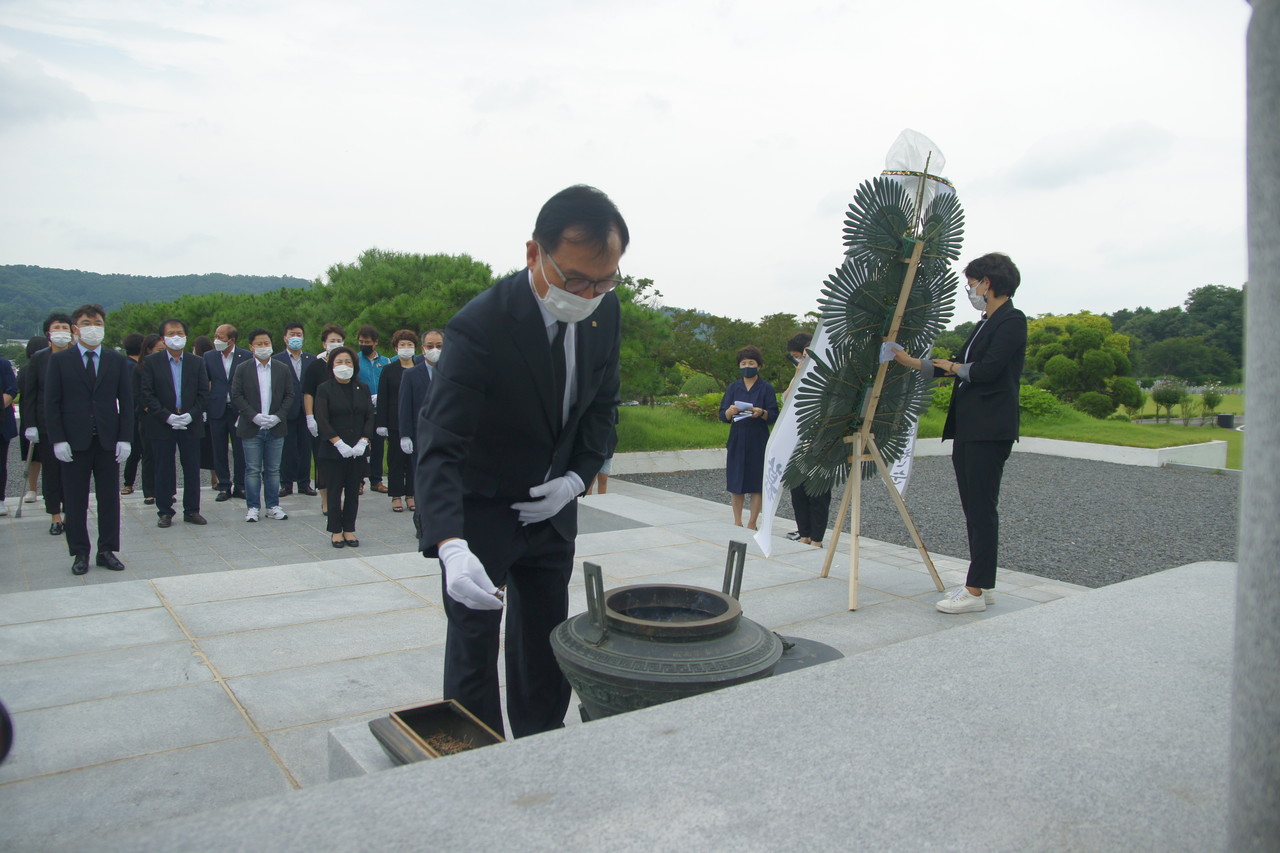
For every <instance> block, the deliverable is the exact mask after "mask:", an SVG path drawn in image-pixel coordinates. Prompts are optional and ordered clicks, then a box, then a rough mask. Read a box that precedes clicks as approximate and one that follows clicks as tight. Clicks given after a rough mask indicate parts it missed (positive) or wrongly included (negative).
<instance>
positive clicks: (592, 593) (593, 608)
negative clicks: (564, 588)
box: [582, 563, 608, 646]
mask: <svg viewBox="0 0 1280 853" xmlns="http://www.w3.org/2000/svg"><path fill="white" fill-rule="evenodd" d="M582 573H583V576H584V577H585V579H586V586H587V617H588V619H589V620H590V621H591V629H592V630H591V631H590V636H584V637H583V639H584V640H586V641H587V642H588V643H591V644H592V645H595V646H598V645H600V644H601V643H602V642H604V637H605V634H606V633H608V628H607V623H606V621H605V617H604V576H603V574H602V573H601V571H600V567H599V566H598V565H596V564H595V563H583V564H582Z"/></svg>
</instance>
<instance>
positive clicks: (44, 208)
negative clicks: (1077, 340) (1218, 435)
mask: <svg viewBox="0 0 1280 853" xmlns="http://www.w3.org/2000/svg"><path fill="white" fill-rule="evenodd" d="M1248 16H1249V6H1248V4H1247V3H1246V2H1244V0H1226V1H1225V2H1223V0H1199V2H1196V1H1195V0H1073V2H1071V3H1035V2H1026V0H1021V2H997V0H970V2H964V3H958V2H955V0H919V1H918V2H913V0H892V2H891V0H874V2H810V0H788V1H787V2H778V0H743V1H742V2H734V0H723V1H722V2H701V0H679V1H678V2H668V0H649V2H644V3H622V2H616V0H613V1H612V2H610V0H552V2H545V3H543V2H536V0H535V2H509V0H504V2H485V0H471V2H450V3H441V2H432V1H431V0H428V2H404V3H399V2H386V0H368V2H364V3H359V4H357V3H352V2H342V3H335V2H326V0H308V2H296V3H294V2H274V0H209V2H177V1H176V0H110V2H77V0H66V2H59V0H0V152H2V154H3V156H0V263H2V264H38V265H42V266H50V267H62V268H77V269H83V270H91V271H95V272H106V273H113V272H115V273H135V274H144V275H173V274H185V273H206V272H223V273H245V274H256V275H282V274H283V275H294V276H300V277H304V278H315V277H317V276H323V274H324V271H325V270H326V269H327V268H328V267H329V266H330V265H331V264H333V263H336V262H351V261H353V260H354V259H355V258H356V257H357V256H358V255H359V253H360V252H361V251H363V250H364V249H367V248H369V247H373V246H376V247H379V248H382V249H389V250H401V251H411V252H426V253H434V252H445V253H449V254H469V255H471V256H472V257H474V258H476V259H479V260H482V261H485V262H487V263H489V264H490V265H492V267H493V269H494V271H495V272H504V271H506V270H508V269H511V268H513V267H517V266H523V264H524V241H525V240H527V239H528V237H529V232H530V231H531V229H532V226H533V221H534V218H535V216H536V214H537V211H538V208H539V207H540V206H541V204H542V202H543V201H545V200H546V199H547V198H548V197H549V196H550V195H552V194H553V193H554V192H556V191H558V190H559V189H561V188H563V187H565V186H567V185H569V184H573V183H589V184H593V185H595V186H598V187H600V188H601V189H603V190H604V191H605V192H607V193H609V194H610V195H611V196H612V197H613V199H614V200H615V201H616V202H617V204H618V206H619V207H620V208H621V210H622V212H623V215H624V216H625V217H626V218H627V222H628V225H629V226H630V229H631V235H632V244H631V249H630V250H629V251H628V252H627V254H626V256H625V257H624V258H623V267H622V269H623V272H624V273H629V274H633V275H637V276H643V277H649V278H652V279H654V280H655V282H656V285H657V287H658V289H659V290H660V291H661V292H662V293H663V300H662V301H663V302H664V303H665V304H667V305H672V306H676V307H682V308H699V309H702V310H706V311H710V312H713V313H717V314H725V315H729V316H734V317H739V318H743V319H750V320H756V319H759V318H760V317H762V316H764V315H766V314H771V313H775V312H790V313H796V314H803V313H804V312H805V311H808V310H810V309H812V308H814V307H815V303H816V300H817V298H818V293H819V290H820V288H821V285H822V282H823V280H824V279H825V278H826V276H827V275H828V274H829V273H830V272H831V271H832V270H833V269H834V268H835V267H836V266H838V265H839V263H840V260H841V253H842V246H841V228H842V227H843V223H842V220H843V217H844V211H845V209H846V207H847V205H848V203H849V201H850V200H851V198H852V195H853V191H854V189H855V187H856V186H857V185H858V184H859V183H860V182H862V181H863V180H866V179H868V178H871V177H873V176H875V175H877V174H879V172H880V170H881V169H882V168H883V167H884V158H885V153H886V151H887V149H888V147H889V145H890V144H891V143H892V142H893V140H894V139H895V138H896V137H897V135H898V133H899V132H900V131H901V130H903V129H904V128H908V127H909V128H913V129H915V130H918V131H920V132H922V133H924V134H926V135H928V136H929V137H931V138H932V139H933V140H934V142H935V143H937V145H938V146H939V147H940V148H941V150H942V152H943V154H945V157H946V164H947V165H946V169H945V174H946V176H947V177H948V178H950V179H951V180H952V181H954V183H955V184H956V188H957V191H958V192H959V194H960V198H961V201H962V203H963V205H964V208H965V215H966V220H967V227H966V231H965V242H964V250H963V256H962V257H963V259H969V258H972V257H975V256H976V255H979V254H982V253H984V252H988V251H1005V252H1008V253H1009V254H1010V255H1012V257H1013V258H1014V260H1015V262H1017V263H1018V265H1019V267H1020V268H1021V270H1022V275H1023V286H1022V289H1021V290H1020V291H1019V293H1018V295H1017V297H1016V301H1017V303H1018V305H1019V307H1021V308H1022V309H1023V310H1025V311H1026V312H1027V313H1028V314H1032V315H1034V314H1042V313H1048V312H1052V313H1068V312H1073V311H1077V310H1080V309H1091V310H1093V311H1095V312H1110V311H1114V310H1116V309H1119V308H1124V307H1135V306H1138V305H1150V306H1152V307H1155V308H1164V307H1169V306H1171V305H1177V304H1180V303H1181V302H1182V300H1183V299H1184V298H1185V296H1186V294H1187V292H1188V291H1189V290H1191V289H1192V288H1194V287H1198V286H1200V285H1203V284H1210V283H1215V284H1225V285H1230V286H1233V287H1239V286H1240V285H1241V284H1243V282H1244V279H1245V269H1246V266H1245V236H1244V213H1245V200H1244V35H1245V29H1246V26H1247V23H1248ZM960 302H961V303H962V307H958V308H957V318H956V319H957V320H965V319H970V316H969V314H970V312H971V309H969V308H968V306H967V304H964V300H963V295H962V296H961V300H960Z"/></svg>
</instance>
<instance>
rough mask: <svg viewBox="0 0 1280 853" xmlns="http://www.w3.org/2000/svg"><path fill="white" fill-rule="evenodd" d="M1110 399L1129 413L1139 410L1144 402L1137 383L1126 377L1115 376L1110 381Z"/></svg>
mask: <svg viewBox="0 0 1280 853" xmlns="http://www.w3.org/2000/svg"><path fill="white" fill-rule="evenodd" d="M1111 399H1113V400H1115V401H1116V404H1117V405H1120V406H1124V407H1125V408H1126V409H1129V410H1130V411H1136V410H1137V409H1141V408H1142V404H1143V403H1144V402H1146V400H1145V399H1144V397H1143V394H1142V389H1141V388H1139V387H1138V383H1137V382H1134V381H1133V379H1131V378H1129V377H1128V376H1117V377H1116V378H1115V379H1113V380H1111Z"/></svg>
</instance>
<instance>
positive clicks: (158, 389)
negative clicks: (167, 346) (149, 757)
mask: <svg viewBox="0 0 1280 853" xmlns="http://www.w3.org/2000/svg"><path fill="white" fill-rule="evenodd" d="M137 370H138V372H139V374H140V380H141V387H142V406H143V408H145V409H146V412H147V417H146V420H144V421H143V422H142V423H143V426H142V435H143V438H149V439H152V440H154V439H157V438H176V437H179V436H196V437H197V438H199V437H200V436H203V435H204V410H205V405H206V403H207V402H208V400H207V395H208V393H209V374H208V373H207V372H206V371H205V367H204V359H202V358H200V356H198V355H196V354H195V353H190V352H184V353H183V354H182V399H181V400H178V399H177V398H175V397H174V394H173V374H172V373H170V371H169V351H168V350H165V351H163V352H156V353H152V354H151V355H149V356H147V357H146V358H144V359H143V360H142V364H141V365H140V366H139V367H138V368H137ZM182 414H189V415H191V423H190V424H188V425H187V428H186V429H184V430H175V429H174V428H173V427H171V426H169V416H170V415H182Z"/></svg>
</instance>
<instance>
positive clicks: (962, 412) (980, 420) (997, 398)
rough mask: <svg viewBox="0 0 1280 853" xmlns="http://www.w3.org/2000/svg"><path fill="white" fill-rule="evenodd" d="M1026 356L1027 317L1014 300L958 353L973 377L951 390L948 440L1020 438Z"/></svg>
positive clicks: (944, 430) (945, 436) (946, 426)
mask: <svg viewBox="0 0 1280 853" xmlns="http://www.w3.org/2000/svg"><path fill="white" fill-rule="evenodd" d="M966 353H967V354H966ZM1026 356H1027V317H1026V315H1025V314H1023V313H1022V312H1021V311H1019V310H1018V309H1017V308H1014V307H1013V301H1012V300H1010V301H1008V302H1006V303H1005V304H1003V305H1001V306H1000V307H999V308H998V309H996V312H995V313H994V314H992V315H991V316H990V317H988V318H987V320H986V322H985V323H982V324H981V325H980V326H978V327H976V328H975V329H974V331H973V333H972V334H971V335H969V339H968V340H967V341H965V344H964V347H962V348H961V350H960V352H958V353H956V355H955V359H956V361H961V362H964V363H966V364H968V365H969V379H968V380H967V381H965V380H959V379H958V380H957V381H956V384H955V388H954V389H953V390H952V392H951V405H949V406H948V407H947V421H946V423H945V424H944V425H943V427H942V437H943V439H948V438H950V439H954V440H956V441H1014V440H1017V438H1018V428H1019V425H1020V422H1021V421H1020V418H1021V410H1020V409H1019V406H1018V386H1019V384H1020V383H1021V379H1022V365H1023V362H1024V361H1025V360H1026Z"/></svg>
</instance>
